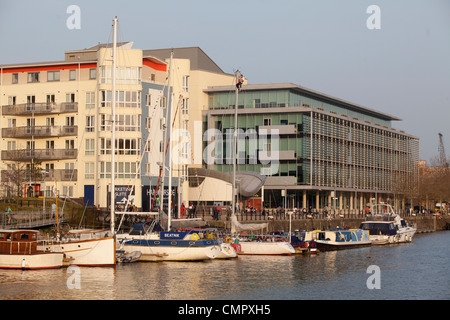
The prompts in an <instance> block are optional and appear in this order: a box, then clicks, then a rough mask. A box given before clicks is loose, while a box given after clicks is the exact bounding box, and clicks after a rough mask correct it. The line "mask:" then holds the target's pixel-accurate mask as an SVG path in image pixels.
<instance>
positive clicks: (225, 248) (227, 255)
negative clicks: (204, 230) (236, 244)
mask: <svg viewBox="0 0 450 320" xmlns="http://www.w3.org/2000/svg"><path fill="white" fill-rule="evenodd" d="M236 257H237V253H236V250H234V248H233V247H232V246H231V244H229V243H221V244H220V250H219V252H218V254H217V257H216V259H231V258H236Z"/></svg>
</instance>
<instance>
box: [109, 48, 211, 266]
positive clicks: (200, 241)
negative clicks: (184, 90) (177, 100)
mask: <svg viewBox="0 0 450 320" xmlns="http://www.w3.org/2000/svg"><path fill="white" fill-rule="evenodd" d="M172 58H173V53H172V54H171V57H170V63H169V75H168V84H169V85H168V90H167V101H169V104H168V106H169V108H168V110H167V115H166V116H168V117H169V119H170V120H169V121H168V123H169V126H167V128H166V132H165V139H164V140H165V144H164V145H165V146H166V149H165V152H163V161H162V164H161V166H162V172H161V173H162V176H161V175H160V177H159V179H158V181H161V184H162V187H161V190H164V187H163V184H164V175H165V171H166V168H165V163H166V156H167V157H168V164H169V165H168V168H167V169H168V172H169V179H168V180H169V185H168V189H169V195H168V206H167V207H168V211H167V226H166V227H165V228H164V227H163V226H161V224H160V222H159V216H160V212H161V213H163V203H164V196H163V192H161V203H160V204H161V206H160V208H159V210H160V212H141V213H137V212H131V213H126V214H134V215H147V216H153V219H152V221H149V222H147V223H139V224H135V225H134V226H133V228H132V229H131V231H130V232H128V233H122V234H117V250H118V251H121V252H125V253H127V252H135V251H139V252H141V256H140V258H139V261H199V260H209V259H214V258H215V257H216V256H217V254H218V252H219V250H220V249H219V242H218V240H217V239H209V238H205V237H204V234H203V233H201V232H196V230H186V231H175V230H172V225H171V216H172V213H171V210H172V208H171V200H172V192H170V190H171V189H172V170H171V166H172V145H171V143H172V142H171V139H170V137H169V136H170V134H171V128H172V126H173V121H172V114H173V112H172V108H173V99H170V97H171V95H170V90H169V88H170V77H171V67H172ZM168 129H170V132H169V130H168ZM161 178H162V179H161ZM155 193H156V192H155ZM155 196H156V195H155Z"/></svg>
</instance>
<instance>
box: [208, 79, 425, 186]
mask: <svg viewBox="0 0 450 320" xmlns="http://www.w3.org/2000/svg"><path fill="white" fill-rule="evenodd" d="M230 89H231V90H230V91H218V92H214V91H213V90H209V92H208V94H209V110H208V111H207V112H205V115H207V116H205V117H204V130H206V129H216V130H218V131H216V132H220V134H221V135H222V139H223V141H226V137H227V135H230V137H231V134H230V133H231V132H232V129H233V128H234V103H235V91H234V90H232V88H230ZM330 101H331V100H330V97H327V96H324V99H323V100H321V99H319V98H317V95H316V97H315V98H313V97H311V96H308V95H307V94H304V93H303V92H296V90H295V89H277V90H274V89H264V90H263V89H261V90H243V91H241V92H240V93H239V96H238V128H239V129H241V130H242V132H243V133H244V134H247V136H246V138H242V139H240V140H239V143H238V161H237V163H238V164H237V166H236V169H237V171H253V172H258V173H261V172H264V170H261V168H265V166H266V165H265V164H263V163H261V161H259V160H260V159H259V158H258V157H259V154H260V153H259V152H260V151H267V150H269V151H270V148H273V146H271V142H270V139H268V140H263V141H261V139H259V140H258V144H257V145H256V150H255V143H254V141H252V139H250V138H249V134H248V133H249V132H253V131H254V132H256V133H258V134H259V133H260V130H261V129H266V130H271V129H276V130H277V131H278V148H279V158H278V170H277V171H276V172H275V173H274V172H272V174H271V175H270V176H271V178H274V177H291V178H292V177H294V179H290V180H288V181H290V183H291V187H294V188H297V189H298V188H302V186H303V187H309V188H317V190H342V191H348V192H352V190H358V191H364V190H366V191H367V192H374V190H375V191H377V192H385V193H412V192H415V188H416V186H417V179H418V167H417V164H418V160H419V140H418V138H415V137H412V136H410V135H408V134H405V133H404V132H401V131H398V130H395V129H393V128H392V127H391V119H389V117H387V116H386V115H382V114H380V117H377V114H376V111H373V110H368V109H365V108H363V107H360V108H359V107H358V106H356V105H353V106H350V107H346V105H345V103H342V102H341V101H339V100H336V103H331V102H330ZM299 107H300V108H299ZM358 108H359V109H358ZM393 119H395V118H392V120H393ZM208 121H209V123H208ZM218 146H219V150H218V151H216V154H215V155H216V161H215V163H213V164H210V165H205V166H207V167H208V168H210V169H215V170H218V171H221V172H232V161H231V160H230V161H225V160H228V159H230V157H231V150H232V149H230V148H231V147H230V146H229V145H227V144H226V143H225V142H223V143H222V144H219V145H218ZM255 154H256V157H257V159H255V158H254V155H255ZM255 160H256V161H255ZM280 181H281V180H280ZM284 181H287V180H284ZM278 187H280V186H278ZM288 188H289V186H288ZM310 190H311V189H310Z"/></svg>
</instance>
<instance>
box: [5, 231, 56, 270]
mask: <svg viewBox="0 0 450 320" xmlns="http://www.w3.org/2000/svg"><path fill="white" fill-rule="evenodd" d="M38 237H39V231H36V230H0V268H7V269H22V270H31V269H51V268H60V267H62V265H63V257H64V255H63V253H51V252H44V251H41V250H38V248H37V243H38Z"/></svg>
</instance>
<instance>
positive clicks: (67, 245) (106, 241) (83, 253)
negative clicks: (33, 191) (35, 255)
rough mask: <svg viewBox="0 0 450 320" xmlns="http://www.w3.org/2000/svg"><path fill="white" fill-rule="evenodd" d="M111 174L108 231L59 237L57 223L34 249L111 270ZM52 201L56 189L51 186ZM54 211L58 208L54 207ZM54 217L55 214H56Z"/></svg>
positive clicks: (68, 261)
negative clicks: (52, 234)
mask: <svg viewBox="0 0 450 320" xmlns="http://www.w3.org/2000/svg"><path fill="white" fill-rule="evenodd" d="M117 22H118V18H117V17H115V18H114V19H113V29H114V36H113V38H114V40H113V67H112V92H113V94H112V119H113V121H112V136H111V140H112V141H115V131H116V129H115V106H116V95H115V94H114V93H115V92H116V79H115V78H116V77H115V73H116V64H117V54H116V51H117ZM111 145H112V146H111V149H112V150H111V172H112V173H114V172H115V168H114V154H115V143H112V144H111ZM114 178H115V177H114V174H111V222H110V223H111V229H110V230H108V229H101V230H95V229H74V230H70V231H69V232H68V233H67V234H62V235H60V233H59V223H58V222H57V234H56V237H53V238H48V239H46V240H43V241H41V242H40V243H39V245H38V249H40V250H43V251H46V252H60V253H63V254H64V260H65V264H66V265H78V266H114V265H115V264H116V241H115V232H114V220H115V216H114V189H115V184H114ZM54 193H55V197H56V199H58V195H57V187H56V181H55V186H54ZM56 208H58V205H56ZM56 216H57V217H58V213H57V214H56Z"/></svg>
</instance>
